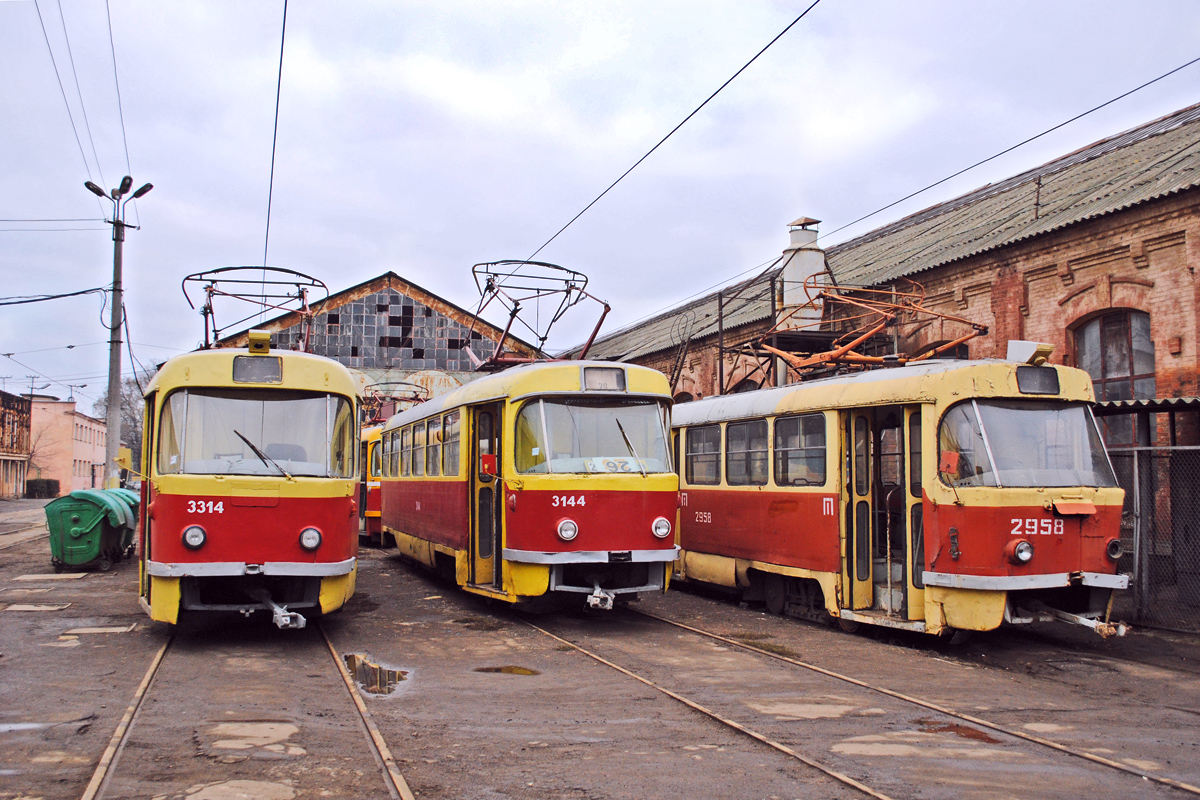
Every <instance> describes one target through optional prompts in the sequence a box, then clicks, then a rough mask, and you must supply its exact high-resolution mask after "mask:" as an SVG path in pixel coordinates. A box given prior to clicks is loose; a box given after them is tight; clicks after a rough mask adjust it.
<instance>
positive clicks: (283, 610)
mask: <svg viewBox="0 0 1200 800" xmlns="http://www.w3.org/2000/svg"><path fill="white" fill-rule="evenodd" d="M246 594H248V595H250V596H251V597H253V598H254V599H255V600H259V601H261V602H262V603H264V604H266V605H267V606H268V607H269V608H270V609H271V621H272V622H274V623H275V627H277V628H279V629H280V630H290V629H297V628H303V627H304V626H305V625H306V624H307V623H308V620H306V619H305V618H304V616H303V615H302V614H297V613H296V612H295V611H288V610H287V607H286V606H281V605H279V603H276V602H275V601H274V600H272V599H271V595H270V593H269V592H268V591H267V590H266V589H252V590H247V591H246Z"/></svg>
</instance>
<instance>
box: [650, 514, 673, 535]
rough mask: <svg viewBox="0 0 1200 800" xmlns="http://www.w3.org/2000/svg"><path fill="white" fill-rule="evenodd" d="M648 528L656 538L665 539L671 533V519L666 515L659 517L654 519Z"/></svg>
mask: <svg viewBox="0 0 1200 800" xmlns="http://www.w3.org/2000/svg"><path fill="white" fill-rule="evenodd" d="M650 530H651V532H653V533H654V535H655V536H657V537H658V538H660V539H665V538H667V537H668V536H670V535H671V520H669V519H667V518H666V517H659V518H658V519H656V520H654V523H653V524H652V525H651V526H650Z"/></svg>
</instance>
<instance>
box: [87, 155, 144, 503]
mask: <svg viewBox="0 0 1200 800" xmlns="http://www.w3.org/2000/svg"><path fill="white" fill-rule="evenodd" d="M83 185H84V187H86V188H87V190H88V191H89V192H91V193H92V194H94V195H96V196H97V197H104V198H106V199H107V200H109V201H111V202H112V205H113V218H112V219H110V220H105V221H106V222H108V223H109V224H110V225H112V226H113V282H112V316H111V317H109V320H110V321H109V326H108V330H109V338H108V400H107V405H108V414H107V419H106V420H105V431H104V480H103V484H102V485H103V487H104V488H106V489H111V488H113V487H115V486H117V485H118V480H119V479H118V477H117V467H116V464H115V463H114V462H116V460H117V448H118V447H120V446H121V325H122V324H123V323H124V321H125V308H124V306H123V305H122V299H123V292H122V289H121V246H122V245H123V244H124V242H125V229H126V228H132V227H135V226H133V225H127V224H126V223H125V206H127V205H128V204H129V201H130V200H136V199H138V198H139V197H141V196H142V195H144V194H146V192H148V191H150V190H151V189H153V188H154V184H152V183H147V184H145V185H144V186H142V188H140V189H138V190H137V191H136V192H134V193H133V194H132V195H130V197H129V198H128V199H127V200H125V201H124V202H122V201H121V198H123V197H125V195H126V194H127V193H128V192H129V189H130V188H131V187H132V186H133V178H131V177H129V176H128V175H126V176H125V177H124V178H122V179H121V186H120V187H119V188H117V189H113V190H112V193H111V196H110V195H106V194H105V193H104V190H103V189H101V188H100V187H99V186H97V185H96V184H94V183H92V182H91V181H84V183H83Z"/></svg>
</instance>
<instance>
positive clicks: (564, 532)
mask: <svg viewBox="0 0 1200 800" xmlns="http://www.w3.org/2000/svg"><path fill="white" fill-rule="evenodd" d="M578 535H579V526H578V525H576V524H575V521H574V520H570V519H564V520H563V521H562V522H560V523H558V538H560V539H562V540H563V541H564V542H569V541H571V540H572V539H574V538H575V537H576V536H578Z"/></svg>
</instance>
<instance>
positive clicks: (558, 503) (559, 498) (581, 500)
mask: <svg viewBox="0 0 1200 800" xmlns="http://www.w3.org/2000/svg"><path fill="white" fill-rule="evenodd" d="M550 505H552V506H554V507H555V508H563V507H566V506H571V507H574V506H586V505H587V497H586V496H585V495H582V494H581V495H578V496H576V495H573V494H556V495H554V497H553V499H552V500H551V502H550Z"/></svg>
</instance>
